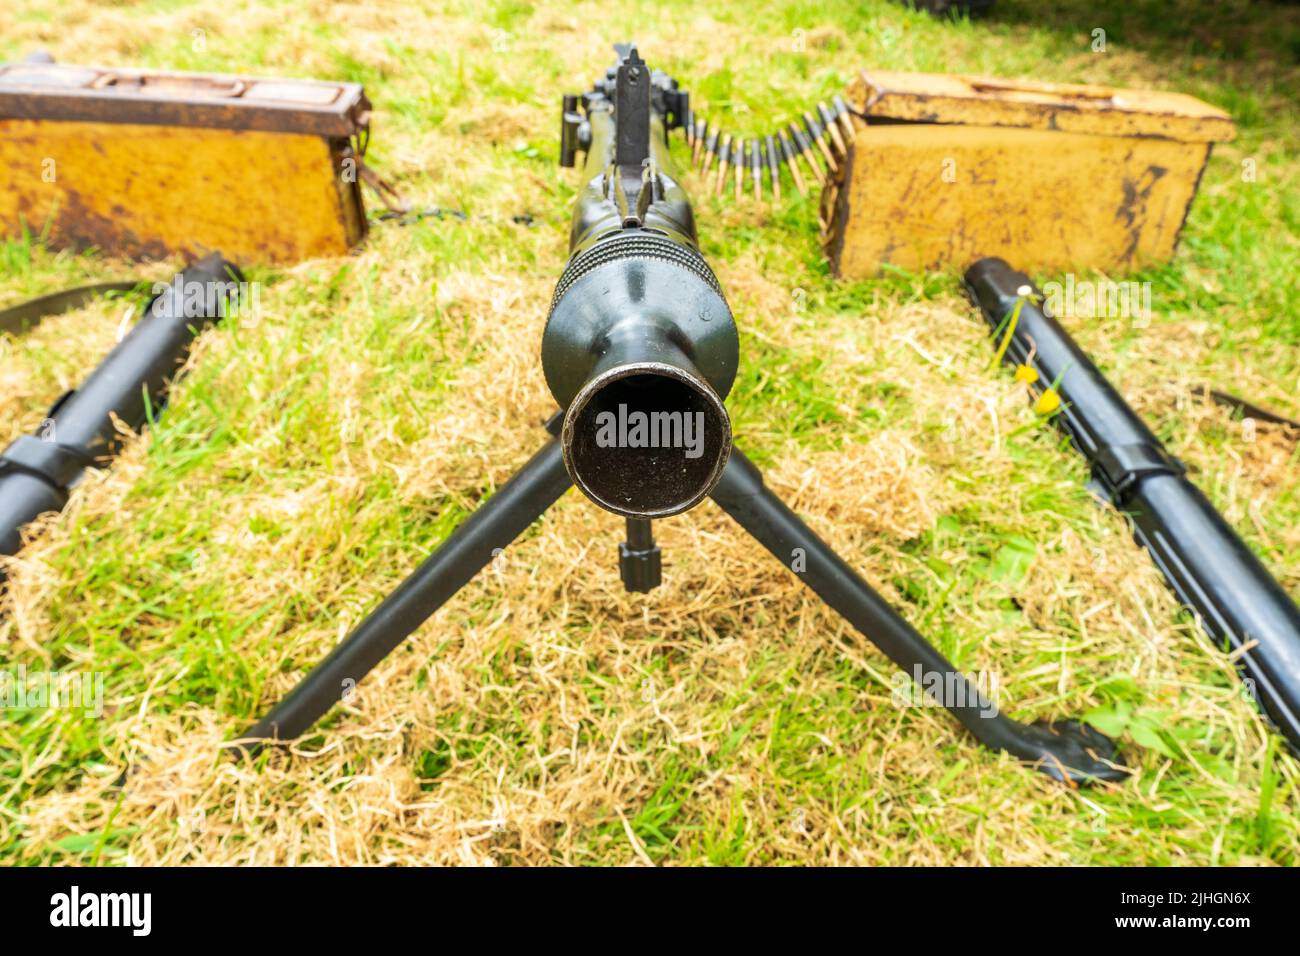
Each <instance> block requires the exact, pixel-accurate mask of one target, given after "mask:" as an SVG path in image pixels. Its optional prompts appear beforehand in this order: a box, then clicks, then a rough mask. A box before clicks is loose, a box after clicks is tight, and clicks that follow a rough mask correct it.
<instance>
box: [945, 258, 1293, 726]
mask: <svg viewBox="0 0 1300 956" xmlns="http://www.w3.org/2000/svg"><path fill="white" fill-rule="evenodd" d="M966 286H967V288H968V290H969V291H970V293H971V297H972V299H973V300H974V301H975V303H976V305H978V306H979V308H980V310H981V311H982V312H983V313H984V316H985V318H986V320H987V321H988V322H989V324H990V326H992V327H993V328H998V327H999V326H1000V325H1001V324H1002V323H1003V321H1004V320H1006V318H1007V316H1008V315H1009V314H1010V313H1011V311H1012V310H1013V309H1014V307H1015V304H1016V301H1017V300H1018V299H1019V298H1021V296H1020V293H1019V292H1018V290H1020V289H1022V288H1024V287H1029V290H1030V296H1033V297H1035V298H1037V299H1038V301H1042V293H1041V292H1040V291H1039V290H1038V289H1036V288H1034V287H1033V285H1032V283H1031V282H1030V280H1029V277H1028V276H1026V275H1025V274H1024V273H1021V272H1017V271H1015V270H1014V269H1012V268H1011V267H1010V266H1009V265H1008V264H1007V263H1006V262H1004V261H1003V260H1002V259H998V258H988V259H981V260H979V261H978V262H976V263H975V264H974V265H972V266H971V267H970V268H969V269H968V270H967V272H966ZM1010 334H1011V340H1010V343H1009V347H1008V349H1007V351H1006V355H1005V360H1006V361H1007V362H1009V363H1012V364H1026V365H1030V366H1031V367H1033V368H1034V369H1035V371H1037V373H1038V381H1040V382H1047V383H1053V382H1054V383H1056V385H1055V387H1056V389H1057V391H1058V393H1059V394H1060V399H1061V411H1060V414H1059V418H1058V422H1059V424H1060V425H1061V427H1062V428H1063V430H1064V431H1065V432H1066V433H1067V434H1068V435H1069V437H1070V439H1071V441H1072V442H1073V444H1074V445H1075V447H1076V448H1078V450H1079V451H1080V452H1081V453H1082V454H1083V455H1084V457H1085V458H1086V459H1087V460H1088V463H1089V465H1090V466H1091V467H1092V470H1093V474H1094V476H1095V477H1096V479H1097V481H1098V483H1099V484H1100V485H1101V486H1102V487H1103V488H1104V489H1105V491H1106V492H1107V494H1108V495H1109V497H1110V499H1111V501H1112V503H1113V504H1114V505H1115V506H1116V507H1117V508H1119V509H1121V510H1122V511H1123V512H1124V513H1125V514H1127V515H1128V516H1129V517H1130V519H1131V521H1132V523H1133V529H1134V537H1135V538H1136V539H1137V540H1138V541H1139V543H1141V544H1142V545H1143V546H1144V547H1145V548H1146V549H1147V550H1148V551H1149V552H1150V553H1151V557H1152V559H1153V560H1154V561H1155V563H1156V565H1157V566H1158V567H1159V568H1160V571H1161V573H1162V574H1163V575H1164V576H1165V579H1166V580H1167V581H1168V582H1169V584H1170V586H1171V587H1172V588H1173V590H1174V592H1175V593H1176V594H1177V595H1178V597H1179V599H1180V600H1181V601H1182V603H1183V604H1184V605H1186V606H1187V607H1188V608H1190V609H1191V610H1193V611H1194V612H1195V613H1196V614H1197V615H1198V616H1199V617H1200V619H1201V623H1202V626H1203V627H1204V628H1205V630H1206V631H1207V632H1208V633H1209V635H1210V637H1211V638H1212V639H1213V640H1214V641H1215V643H1216V644H1219V645H1220V646H1222V645H1223V644H1224V643H1225V642H1226V644H1227V645H1228V646H1229V647H1230V648H1231V649H1232V650H1233V651H1234V652H1236V653H1237V654H1238V656H1237V658H1236V661H1237V665H1238V668H1239V669H1240V670H1241V671H1242V674H1243V676H1244V677H1245V678H1246V679H1247V681H1248V683H1247V687H1248V688H1251V689H1252V692H1253V694H1254V696H1255V698H1256V699H1257V700H1258V701H1259V703H1260V705H1261V707H1262V708H1263V710H1264V712H1265V713H1266V714H1267V715H1268V717H1269V718H1270V719H1271V720H1272V721H1273V723H1274V724H1275V725H1276V727H1277V728H1278V730H1280V731H1281V732H1282V734H1283V735H1284V736H1285V737H1286V738H1287V740H1288V741H1289V742H1290V744H1291V747H1292V748H1293V749H1300V609H1297V607H1296V605H1295V604H1294V603H1293V602H1292V600H1291V599H1290V598H1289V597H1288V596H1287V594H1286V592H1285V591H1284V590H1282V587H1281V585H1279V584H1278V582H1277V581H1276V580H1275V579H1274V578H1273V577H1272V576H1271V575H1270V574H1269V573H1268V571H1267V569H1266V568H1265V567H1264V565H1263V564H1262V563H1261V562H1260V560H1259V559H1258V558H1257V557H1255V555H1254V553H1253V552H1252V551H1251V550H1250V549H1249V548H1248V547H1247V546H1246V544H1245V543H1244V542H1243V541H1242V540H1241V538H1240V537H1239V536H1238V535H1237V533H1236V532H1235V531H1234V530H1233V529H1232V527H1231V526H1230V525H1229V524H1228V523H1227V521H1225V520H1224V518H1223V516H1222V515H1220V514H1219V512H1218V511H1216V510H1215V508H1214V506H1213V505H1212V504H1210V502H1209V501H1208V500H1207V499H1206V497H1205V495H1204V494H1202V493H1201V491H1200V490H1199V489H1198V488H1197V487H1196V486H1195V485H1193V484H1192V483H1191V482H1190V481H1188V480H1187V477H1186V475H1185V473H1184V469H1183V466H1182V465H1181V463H1179V462H1178V461H1177V460H1176V459H1174V458H1173V457H1172V456H1170V455H1169V454H1168V452H1167V451H1166V450H1165V449H1164V446H1163V445H1162V444H1161V443H1160V440H1159V439H1158V438H1156V436H1155V435H1154V434H1153V433H1152V432H1151V430H1150V429H1149V428H1148V427H1147V426H1146V424H1145V423H1144V422H1143V421H1142V420H1141V419H1140V418H1139V417H1138V416H1137V414H1136V413H1135V412H1134V411H1133V410H1132V409H1131V408H1130V407H1129V405H1128V403H1127V402H1125V401H1124V399H1123V398H1122V397H1121V396H1120V394H1119V392H1117V391H1116V390H1115V388H1114V387H1113V386H1112V385H1111V384H1110V383H1109V382H1108V381H1107V380H1106V378H1105V376H1103V375H1102V373H1101V371H1100V370H1099V369H1098V368H1097V366H1096V365H1095V364H1093V362H1092V361H1091V359H1089V358H1088V356H1087V355H1086V354H1085V353H1084V352H1083V350H1082V349H1080V348H1079V346H1078V345H1077V344H1076V343H1075V341H1074V340H1073V339H1072V338H1071V337H1070V335H1069V334H1068V333H1067V332H1066V331H1065V330H1064V329H1063V328H1062V327H1061V325H1060V323H1058V322H1057V321H1056V319H1055V318H1053V317H1052V316H1051V315H1049V314H1047V313H1046V312H1045V311H1044V310H1043V309H1042V308H1040V307H1039V306H1038V305H1037V304H1036V303H1035V301H1034V299H1033V298H1029V297H1026V299H1025V301H1024V304H1023V305H1022V306H1021V309H1020V314H1019V318H1018V320H1017V322H1016V324H1015V327H1014V329H1013V330H1012V332H1011V333H1010Z"/></svg>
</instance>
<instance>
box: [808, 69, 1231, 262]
mask: <svg viewBox="0 0 1300 956" xmlns="http://www.w3.org/2000/svg"><path fill="white" fill-rule="evenodd" d="M846 99H847V100H848V103H849V105H850V107H851V108H852V109H853V111H854V112H855V114H856V119H855V122H854V126H855V129H856V135H855V136H854V137H853V140H852V143H851V144H850V146H849V155H848V160H847V162H845V163H844V164H843V165H842V166H841V168H840V170H839V172H838V175H837V176H835V177H833V178H832V181H831V182H830V183H829V185H828V186H827V189H826V192H825V193H824V194H823V197H822V222H823V228H824V231H823V243H824V245H825V248H826V251H827V255H828V256H829V258H830V261H831V265H832V268H833V270H834V272H835V274H836V275H839V276H844V277H849V278H865V277H869V276H875V275H878V274H879V273H880V271H881V269H882V268H883V267H884V266H886V265H891V264H892V265H895V266H899V267H902V268H905V269H909V270H938V269H945V268H964V267H965V266H966V265H968V264H969V263H970V262H972V261H973V260H975V259H978V258H980V257H981V256H989V255H997V256H1002V257H1003V258H1005V259H1007V260H1008V261H1010V262H1014V263H1016V264H1017V266H1018V267H1019V268H1023V269H1029V270H1030V271H1039V270H1041V271H1050V270H1063V269H1099V270H1102V271H1129V270H1132V269H1136V268H1140V267H1142V266H1146V265H1150V264H1153V263H1159V262H1164V261H1167V260H1168V259H1169V258H1170V257H1171V256H1172V255H1173V253H1174V249H1175V247H1176V246H1177V243H1178V236H1179V233H1180V231H1181V229H1182V225H1183V221H1184V219H1185V218H1186V216H1187V210H1188V207H1189V206H1190V204H1191V201H1192V197H1193V196H1194V195H1195V193H1196V189H1197V185H1198V183H1199V181H1200V177H1201V173H1202V171H1203V170H1204V169H1205V165H1206V162H1207V161H1208V159H1209V156H1210V149H1211V148H1212V146H1213V144H1214V143H1215V142H1220V141H1223V140H1228V139H1231V138H1232V136H1233V125H1232V120H1231V118H1230V117H1229V116H1228V115H1227V114H1226V113H1224V112H1223V111H1222V110H1219V109H1216V108H1214V107H1213V106H1210V105H1208V104H1206V103H1203V102H1201V101H1200V100H1197V99H1195V98H1194V97H1191V96H1185V95H1181V94H1176V93H1159V92H1150V91H1142V90H1123V89H1109V88H1105V87H1099V86H1078V85H1066V84H1048V83H1034V82H1029V81H1020V80H1004V79H989V78H978V77H967V76H951V75H944V74H926V73H884V72H879V73H878V72H871V73H863V74H862V75H861V76H860V77H859V78H858V79H857V80H856V81H855V83H854V84H853V85H852V86H851V87H850V89H849V92H848V95H847V96H846Z"/></svg>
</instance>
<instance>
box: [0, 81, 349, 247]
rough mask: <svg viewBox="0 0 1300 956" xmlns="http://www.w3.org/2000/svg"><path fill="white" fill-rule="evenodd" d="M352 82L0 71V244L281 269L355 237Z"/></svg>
mask: <svg viewBox="0 0 1300 956" xmlns="http://www.w3.org/2000/svg"><path fill="white" fill-rule="evenodd" d="M369 115H370V104H369V102H368V101H367V100H366V97H365V94H364V92H363V91H362V88H361V87H360V86H359V85H357V84H355V83H327V82H319V81H313V80H282V79H264V78H257V77H247V76H227V75H221V74H207V73H170V72H150V71H138V70H115V69H107V68H101V67H81V66H64V65H56V64H53V63H43V62H26V63H18V64H11V65H7V66H0V232H2V233H3V234H5V235H7V236H10V237H13V236H16V235H19V234H20V233H21V231H22V230H23V229H24V228H26V229H27V230H29V231H30V232H32V233H36V234H39V233H42V232H44V233H46V235H47V241H48V242H50V243H51V244H53V245H55V246H75V247H85V246H94V247H96V248H98V249H100V250H102V251H104V252H106V253H108V254H111V255H122V256H127V257H131V258H164V257H167V256H170V255H173V254H178V255H183V256H188V257H198V256H201V255H203V254H205V253H207V252H209V251H212V250H220V251H221V252H222V253H223V254H224V255H225V256H226V257H227V258H228V259H230V260H232V261H235V262H240V263H250V262H266V263H285V262H294V261H297V260H300V259H306V258H312V257H316V256H334V255H340V254H342V253H344V252H346V251H347V250H348V249H350V248H351V247H352V246H354V245H355V244H356V243H357V242H358V241H360V240H361V238H362V237H363V236H364V235H365V231H366V219H365V212H364V208H363V206H362V201H361V193H360V187H359V184H358V179H359V176H358V175H357V173H358V172H359V169H358V166H359V164H360V151H361V150H362V149H363V148H364V139H365V137H366V136H367V135H368V133H367V131H368V123H369Z"/></svg>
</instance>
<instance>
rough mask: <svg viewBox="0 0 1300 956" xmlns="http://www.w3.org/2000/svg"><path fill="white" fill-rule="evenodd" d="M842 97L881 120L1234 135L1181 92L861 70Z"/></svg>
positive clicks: (1218, 114) (1206, 138) (1222, 116)
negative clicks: (846, 93) (845, 94)
mask: <svg viewBox="0 0 1300 956" xmlns="http://www.w3.org/2000/svg"><path fill="white" fill-rule="evenodd" d="M846 98H847V100H848V102H849V104H850V105H851V106H852V107H853V109H854V110H856V111H857V112H858V113H860V114H863V115H864V116H866V117H868V118H870V117H879V118H882V119H892V120H905V121H912V122H920V123H961V124H966V125H971V126H1020V127H1026V128H1030V129H1047V130H1060V131H1062V132H1070V133H1094V134H1099V135H1103V136H1149V137H1156V138H1159V139H1172V140H1178V141H1181V142H1189V143H1212V142H1222V141H1225V140H1230V139H1232V137H1233V135H1234V131H1233V124H1232V117H1230V116H1229V115H1228V114H1227V113H1225V112H1224V111H1223V110H1221V109H1218V108H1217V107H1214V106H1211V105H1210V104H1208V103H1204V102H1202V101H1201V100H1198V99H1196V97H1194V96H1187V95H1185V94H1182V93H1161V92H1157V91H1153V90H1126V89H1115V88H1112V87H1106V86H1085V85H1078V84H1072V83H1040V82H1037V81H1035V80H1012V79H1001V78H997V77H978V76H959V75H954V74H946V73H890V72H885V71H877V70H870V71H864V72H863V73H862V74H861V75H860V76H859V77H858V78H857V79H856V80H855V81H854V82H853V83H852V85H851V86H850V87H849V91H848V95H847V97H846Z"/></svg>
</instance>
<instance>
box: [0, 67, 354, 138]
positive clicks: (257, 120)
mask: <svg viewBox="0 0 1300 956" xmlns="http://www.w3.org/2000/svg"><path fill="white" fill-rule="evenodd" d="M0 119H44V120H64V121H85V122H98V123H140V124H145V125H153V126H204V127H210V128H217V129H246V130H263V131H268V132H278V133H310V134H315V135H319V136H353V135H356V134H357V133H359V132H361V131H362V130H363V129H365V128H366V126H367V125H368V123H369V120H370V101H369V100H367V99H366V95H365V92H364V91H363V90H362V88H361V85H360V84H359V83H331V82H323V81H320V80H286V79H267V78H258V77H250V76H234V75H229V74H223V73H176V72H167V71H162V70H119V69H112V68H108V67H96V66H65V65H61V64H54V63H38V62H37V63H33V62H27V63H11V64H7V65H0Z"/></svg>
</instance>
